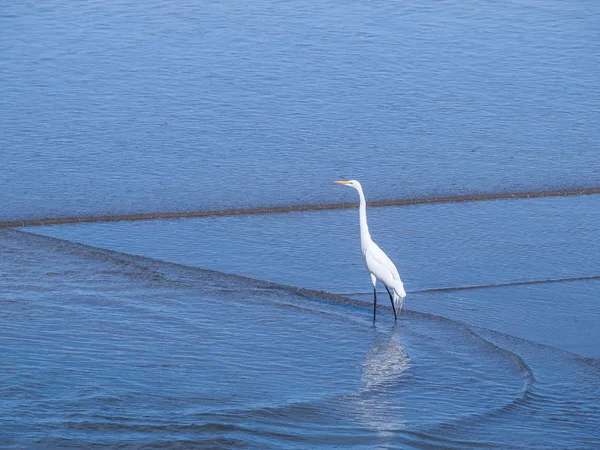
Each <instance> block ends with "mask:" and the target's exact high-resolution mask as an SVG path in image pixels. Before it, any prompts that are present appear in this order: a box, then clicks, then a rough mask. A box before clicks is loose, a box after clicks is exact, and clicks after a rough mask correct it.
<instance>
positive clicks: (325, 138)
mask: <svg viewBox="0 0 600 450" xmlns="http://www.w3.org/2000/svg"><path fill="white" fill-rule="evenodd" d="M599 19H600V5H598V2H597V1H596V0H581V1H576V2H570V3H569V4H568V5H567V4H565V3H564V2H562V1H552V0H540V1H538V0H532V1H509V2H490V1H475V2H470V3H468V4H465V3H464V2H459V1H443V2H422V1H419V2H415V1H387V0H386V1H379V0H376V1H370V2H350V3H349V2H345V1H344V2H339V1H325V2H319V4H318V5H315V2H306V1H302V0H298V1H287V2H286V1H272V2H271V1H269V2H267V1H257V2H252V4H243V5H242V4H239V2H229V1H226V2H216V3H215V2H198V1H178V2H163V1H155V0H150V1H146V2H143V3H139V2H128V1H123V0H108V1H105V2H87V3H84V4H80V5H76V6H74V5H73V3H72V2H70V1H60V0H58V1H56V0H54V1H49V2H43V3H30V2H12V3H9V4H7V5H4V7H3V10H2V14H1V15H0V28H1V29H2V30H3V32H2V33H1V34H0V46H1V47H2V49H3V50H2V52H3V53H2V61H3V63H2V65H0V79H1V80H2V81H1V84H0V88H1V89H2V95H1V96H0V124H1V127H2V133H0V148H2V172H1V174H2V178H1V180H0V182H1V183H2V190H1V192H2V205H3V206H2V211H0V218H2V219H5V220H8V219H21V218H34V217H44V216H61V215H78V214H102V213H131V212H148V211H163V210H169V211H171V210H194V209H222V208H228V207H247V206H254V205H282V204H286V205H287V204H298V203H319V202H322V201H331V196H330V194H329V193H327V194H325V191H324V189H323V186H324V185H326V184H328V183H329V182H330V180H332V179H338V178H356V179H359V180H361V181H362V182H371V183H370V189H369V191H368V192H369V194H370V198H371V199H381V198H398V197H412V196H427V195H440V194H442V195H447V194H453V193H465V192H482V191H485V192H489V191H511V190H519V189H521V190H522V189H540V188H560V187H565V186H567V187H572V186H596V185H598V184H599V180H600V165H599V164H598V154H599V150H600V149H599V147H598V140H597V139H596V136H598V135H600V84H598V82H597V72H598V70H597V69H598V67H600V47H599V46H598V44H597V43H598V41H599V40H600V32H599V31H598V30H599V29H600V28H599V27H598V23H599ZM49 199H51V201H48V200H49Z"/></svg>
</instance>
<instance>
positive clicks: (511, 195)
mask: <svg viewBox="0 0 600 450" xmlns="http://www.w3.org/2000/svg"><path fill="white" fill-rule="evenodd" d="M595 194H600V187H591V188H579V189H561V190H558V191H530V192H507V193H504V192H503V193H489V194H473V195H458V196H452V197H430V198H416V199H397V200H381V201H375V202H369V203H368V205H369V206H370V207H384V206H406V205H423V204H436V203H461V202H474V201H487V200H502V199H523V198H540V197H569V196H578V195H595ZM357 206H358V203H335V204H324V205H294V206H273V207H266V208H246V209H230V210H222V211H193V212H164V213H147V214H122V215H106V216H88V217H57V218H47V219H44V218H41V219H29V220H13V221H2V222H0V227H4V228H6V227H29V226H40V225H60V224H69V223H86V222H120V221H137V220H157V219H185V218H198V217H220V216H241V215H250V214H276V213H286V212H299V211H326V210H336V209H349V208H356V207H357Z"/></svg>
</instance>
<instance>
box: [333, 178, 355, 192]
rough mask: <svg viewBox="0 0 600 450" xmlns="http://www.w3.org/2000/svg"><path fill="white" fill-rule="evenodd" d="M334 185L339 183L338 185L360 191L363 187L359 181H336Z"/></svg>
mask: <svg viewBox="0 0 600 450" xmlns="http://www.w3.org/2000/svg"><path fill="white" fill-rule="evenodd" d="M334 183H337V184H343V185H345V186H350V187H353V188H354V189H356V190H359V189H360V187H361V186H360V183H359V182H358V181H356V180H349V181H334Z"/></svg>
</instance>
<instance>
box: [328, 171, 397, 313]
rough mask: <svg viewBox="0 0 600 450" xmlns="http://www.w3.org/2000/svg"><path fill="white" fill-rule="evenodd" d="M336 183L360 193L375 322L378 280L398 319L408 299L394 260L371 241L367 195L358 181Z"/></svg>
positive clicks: (362, 239) (362, 238) (362, 235)
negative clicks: (387, 295)
mask: <svg viewBox="0 0 600 450" xmlns="http://www.w3.org/2000/svg"><path fill="white" fill-rule="evenodd" d="M335 183H338V184H343V185H345V186H351V187H353V188H354V189H356V190H357V191H358V196H359V198H360V206H359V218H360V247H361V249H362V253H363V256H364V258H365V264H366V266H367V270H368V271H369V273H370V274H371V282H372V283H373V297H374V305H373V320H375V314H376V309H377V290H376V285H377V280H379V281H381V282H382V283H383V285H384V286H385V288H386V290H387V291H388V294H389V295H390V300H391V302H392V309H393V310H394V318H396V319H397V314H396V312H397V313H398V314H400V311H401V310H402V305H403V303H404V298H405V297H406V292H405V291H404V284H403V283H402V280H401V279H400V275H399V274H398V269H396V266H395V265H394V263H393V262H392V260H391V259H390V258H389V257H388V256H387V255H386V254H385V253H384V252H383V250H381V249H380V248H379V246H378V245H377V244H376V243H375V242H373V239H371V234H370V233H369V226H368V225H367V202H366V201H365V194H364V193H363V190H362V186H361V185H360V183H359V182H358V181H356V180H350V181H335ZM390 291H391V292H390Z"/></svg>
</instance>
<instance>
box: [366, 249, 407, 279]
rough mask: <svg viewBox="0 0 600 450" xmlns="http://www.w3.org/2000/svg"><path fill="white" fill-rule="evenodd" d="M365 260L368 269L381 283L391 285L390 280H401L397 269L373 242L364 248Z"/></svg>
mask: <svg viewBox="0 0 600 450" xmlns="http://www.w3.org/2000/svg"><path fill="white" fill-rule="evenodd" d="M365 262H366V263H367V268H368V269H369V271H370V272H371V273H372V274H373V275H375V277H377V279H378V280H380V281H381V282H382V283H384V284H386V285H388V286H393V283H392V280H396V281H401V280H400V275H399V274H398V269H396V266H395V265H394V263H393V262H392V260H391V259H390V258H389V257H388V255H386V254H385V253H384V252H383V250H381V249H380V248H379V246H378V245H377V244H376V243H375V242H371V245H369V247H368V248H367V249H366V251H365Z"/></svg>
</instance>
